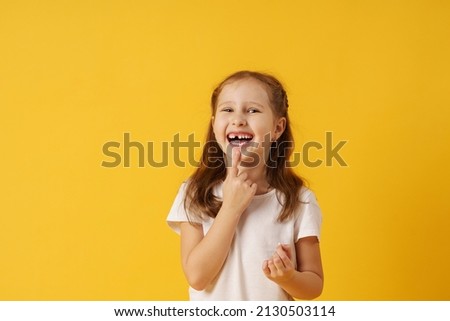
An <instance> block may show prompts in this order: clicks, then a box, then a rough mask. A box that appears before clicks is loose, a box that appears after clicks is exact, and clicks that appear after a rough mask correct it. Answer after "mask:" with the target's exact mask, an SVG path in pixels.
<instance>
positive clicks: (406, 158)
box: [0, 0, 450, 300]
mask: <svg viewBox="0 0 450 321" xmlns="http://www.w3.org/2000/svg"><path fill="white" fill-rule="evenodd" d="M449 39H450V4H449V2H447V1H437V0H435V1H429V0H427V1H425V0H424V1H356V0H355V1H256V0H255V1H245V0H238V1H234V0H233V1H144V0H141V1H1V2H0V111H1V114H0V126H1V127H0V128H1V133H2V135H1V137H2V144H1V147H2V152H1V157H0V174H1V185H0V186H1V191H0V192H1V194H0V195H1V196H0V249H1V263H0V299H2V300H184V299H187V298H188V296H187V284H186V282H185V279H184V277H183V274H182V270H181V267H180V263H179V249H178V243H179V238H178V236H177V235H176V234H175V233H174V232H172V231H171V230H170V229H169V228H168V227H167V225H166V223H165V218H166V215H167V213H168V211H169V209H170V206H171V204H172V201H173V198H174V197H175V194H176V192H177V190H178V187H179V184H180V183H181V182H182V180H183V179H184V178H186V177H187V176H188V175H189V173H191V171H192V167H186V168H180V167H177V166H175V165H174V164H173V161H170V162H169V166H168V167H165V168H153V167H150V166H149V165H147V166H145V167H144V168H139V167H138V165H137V153H136V151H135V150H134V151H133V153H134V154H133V157H134V158H133V159H132V166H131V168H124V167H123V166H119V167H117V168H105V167H102V166H101V163H102V161H111V158H108V157H106V156H104V155H103V154H102V146H103V144H104V143H106V142H108V141H117V142H121V143H122V144H123V135H124V133H126V132H128V133H130V135H131V139H132V140H134V141H139V142H141V143H143V144H146V142H149V141H150V142H154V143H155V152H156V156H155V157H159V156H161V143H162V142H163V141H171V140H172V139H173V137H174V135H175V134H176V133H179V134H180V138H181V139H183V140H186V139H187V137H188V135H189V134H191V133H195V135H196V136H195V137H196V138H197V140H202V139H203V137H204V133H205V130H206V125H207V122H208V119H209V97H210V94H211V90H212V89H213V88H214V86H215V85H216V84H217V83H218V82H219V81H220V80H221V79H222V78H223V77H225V76H226V75H228V74H229V73H231V72H234V71H236V70H240V69H252V70H259V71H266V72H270V73H273V74H275V75H276V76H278V77H279V78H280V79H281V80H282V81H283V82H284V83H285V84H286V87H287V90H288V94H289V98H290V104H291V108H290V109H291V117H292V124H293V127H294V131H295V137H296V143H297V147H298V151H300V148H301V146H302V145H303V144H304V143H305V142H308V141H318V142H320V143H321V144H324V143H325V132H327V131H331V132H333V141H334V142H335V144H336V143H337V142H338V141H340V140H347V141H348V143H347V144H346V145H345V146H344V147H343V148H342V150H341V152H340V154H341V156H342V157H343V158H344V159H345V161H346V162H347V163H348V165H349V166H348V167H341V166H339V165H338V164H337V163H336V162H334V163H333V166H328V167H327V166H325V165H324V164H323V165H322V166H319V167H317V168H306V167H305V166H300V167H299V168H298V172H299V173H301V174H302V175H303V176H304V177H306V178H307V179H308V181H309V182H310V186H311V188H312V189H313V190H314V191H315V192H316V195H317V197H318V200H319V203H320V205H321V207H322V210H323V214H324V225H323V236H322V255H323V262H324V268H325V274H326V283H325V289H324V292H323V295H322V296H321V297H320V299H322V300H450V290H449V287H450V276H449V271H450V255H449V244H450V241H449V232H450V230H449V229H450V228H449V227H450V217H449V214H450V205H449V195H450V184H449V179H450V177H449V173H450V171H449V162H450V152H449V141H450V129H449V128H450V126H449V122H450V111H449V110H450V108H449V107H450V96H449V84H450V60H449V57H450V45H449ZM197 154H198V153H197ZM185 156H186V155H185ZM311 156H312V157H314V158H321V157H322V158H323V157H324V154H323V151H318V152H315V153H313V154H311ZM157 159H158V158H157ZM184 159H186V158H184Z"/></svg>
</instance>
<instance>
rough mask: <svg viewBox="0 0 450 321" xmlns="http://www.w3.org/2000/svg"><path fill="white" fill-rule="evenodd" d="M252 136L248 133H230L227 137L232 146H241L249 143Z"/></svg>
mask: <svg viewBox="0 0 450 321" xmlns="http://www.w3.org/2000/svg"><path fill="white" fill-rule="evenodd" d="M252 139H253V135H252V134H249V133H230V134H228V135H227V140H228V142H229V143H230V144H231V145H233V146H242V145H244V144H247V143H249V142H251V141H252Z"/></svg>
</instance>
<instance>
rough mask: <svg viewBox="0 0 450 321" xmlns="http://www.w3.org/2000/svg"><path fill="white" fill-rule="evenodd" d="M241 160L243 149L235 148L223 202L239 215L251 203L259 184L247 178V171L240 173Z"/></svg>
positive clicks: (226, 180)
mask: <svg viewBox="0 0 450 321" xmlns="http://www.w3.org/2000/svg"><path fill="white" fill-rule="evenodd" d="M240 160H241V151H240V150H239V149H238V148H233V150H232V156H231V168H230V169H229V171H228V174H227V177H226V178H225V181H224V183H223V203H222V208H223V207H225V208H226V209H228V210H231V211H232V212H235V213H236V214H237V215H238V216H240V215H242V213H243V212H244V211H245V209H246V208H247V207H248V206H249V205H250V202H251V200H252V199H253V196H254V195H255V193H256V188H257V185H256V183H253V182H252V181H251V180H249V179H247V173H241V174H239V170H238V165H239V163H240Z"/></svg>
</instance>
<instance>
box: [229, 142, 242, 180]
mask: <svg viewBox="0 0 450 321" xmlns="http://www.w3.org/2000/svg"><path fill="white" fill-rule="evenodd" d="M240 158H241V151H240V150H239V148H233V150H232V153H231V168H230V173H231V174H232V175H234V176H237V175H238V165H239V160H240Z"/></svg>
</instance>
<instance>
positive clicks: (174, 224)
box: [167, 182, 201, 234]
mask: <svg viewBox="0 0 450 321" xmlns="http://www.w3.org/2000/svg"><path fill="white" fill-rule="evenodd" d="M186 185H187V184H186V182H184V183H183V184H181V186H180V188H179V190H178V194H177V196H176V197H175V200H174V202H173V204H172V207H171V209H170V212H169V215H167V224H168V225H169V227H170V228H171V229H172V230H174V231H175V232H176V233H178V234H180V223H182V222H189V219H188V216H187V212H186V209H185V207H184V195H185V192H186ZM191 221H192V222H194V223H199V224H201V222H200V221H198V220H196V219H195V218H193V219H191Z"/></svg>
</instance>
